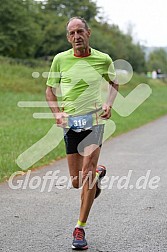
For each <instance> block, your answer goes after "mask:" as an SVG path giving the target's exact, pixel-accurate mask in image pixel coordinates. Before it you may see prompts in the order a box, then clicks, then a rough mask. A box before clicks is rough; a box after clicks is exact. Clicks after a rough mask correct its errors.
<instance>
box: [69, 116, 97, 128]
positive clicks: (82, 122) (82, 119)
mask: <svg viewBox="0 0 167 252" xmlns="http://www.w3.org/2000/svg"><path fill="white" fill-rule="evenodd" d="M92 125H93V117H92V115H82V116H69V118H68V126H69V127H70V128H72V129H88V128H91V127H92Z"/></svg>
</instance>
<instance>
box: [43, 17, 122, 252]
mask: <svg viewBox="0 0 167 252" xmlns="http://www.w3.org/2000/svg"><path fill="white" fill-rule="evenodd" d="M90 35H91V30H90V28H89V27H88V24H87V22H86V21H85V20H84V19H83V18H81V17H73V18H71V19H70V20H69V21H68V23H67V39H68V41H69V43H70V44H71V45H72V49H69V50H67V51H64V52H62V53H59V54H57V55H56V56H55V58H54V60H53V62H52V65H51V69H50V74H49V77H48V80H47V89H46V100H47V102H48V104H49V106H50V108H51V110H52V112H53V114H54V116H55V119H56V124H57V126H59V127H62V128H63V130H64V141H65V145H66V153H67V161H68V166H69V173H70V176H71V179H72V185H73V187H74V188H79V187H81V186H82V192H81V205H80V213H79V219H78V221H77V224H76V226H75V229H74V232H73V242H72V248H73V249H83V250H84V249H87V248H88V245H87V241H86V239H85V231H84V227H85V226H86V222H87V219H88V215H89V212H90V209H91V207H92V204H93V201H94V199H95V198H97V197H98V196H99V194H100V192H101V189H100V187H99V181H101V179H102V178H103V177H104V176H105V174H106V168H105V167H104V166H102V165H97V162H98V159H99V154H100V149H101V146H102V138H103V132H104V122H105V120H107V119H109V118H110V117H111V108H112V104H113V102H114V99H115V97H116V94H117V90H118V84H117V82H116V81H115V70H114V66H113V62H112V59H111V58H110V57H109V55H107V54H105V53H102V52H100V51H97V50H95V49H93V48H91V47H90V45H89V38H90ZM106 81H107V83H109V85H108V86H109V94H108V97H106V103H105V104H102V99H101V91H100V90H101V85H106ZM58 87H60V89H61V101H59V97H58V94H57V92H58V91H57V90H58ZM80 181H81V183H80Z"/></svg>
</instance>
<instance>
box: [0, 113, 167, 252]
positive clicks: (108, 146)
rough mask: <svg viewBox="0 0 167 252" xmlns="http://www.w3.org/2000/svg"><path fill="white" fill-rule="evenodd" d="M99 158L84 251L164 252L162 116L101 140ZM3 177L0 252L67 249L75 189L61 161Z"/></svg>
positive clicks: (166, 181) (166, 176)
mask: <svg viewBox="0 0 167 252" xmlns="http://www.w3.org/2000/svg"><path fill="white" fill-rule="evenodd" d="M99 163H100V164H104V165H106V167H107V176H106V179H105V181H103V185H102V186H103V190H102V193H101V195H100V197H99V198H97V199H96V200H95V202H94V205H93V207H92V209H91V213H90V216H89V219H88V222H87V227H86V238H87V240H88V244H89V251H90V252H96V251H99V252H157V251H161V252H166V251H167V186H166V185H167V117H166V116H165V117H162V118H160V119H158V120H156V121H154V122H152V123H149V124H147V125H145V126H142V127H140V128H138V129H135V130H133V131H131V132H129V133H126V134H123V135H121V136H118V137H116V138H113V139H112V140H110V141H107V142H106V143H105V144H104V145H103V148H102V152H101V156H100V161H99ZM53 174H54V175H55V177H53ZM47 175H48V176H49V175H52V177H53V178H54V179H52V180H51V179H48V180H46V177H47ZM56 176H57V178H56ZM66 180H67V181H66ZM10 181H11V183H10V185H9V183H7V182H5V183H1V184H0V252H1V251H3V252H8V251H10V252H28V251H31V252H66V251H67V252H68V251H71V242H72V231H73V228H74V226H75V224H76V221H77V219H78V212H79V203H80V190H76V189H72V188H71V187H70V184H69V175H68V168H67V162H66V159H62V160H59V161H56V162H55V163H53V164H52V165H50V166H47V167H43V168H41V169H37V170H34V171H33V172H29V173H27V174H24V175H23V176H21V175H20V176H17V177H16V178H14V179H13V181H12V180H10ZM52 182H53V183H52ZM45 184H46V186H45ZM12 187H13V188H15V189H12Z"/></svg>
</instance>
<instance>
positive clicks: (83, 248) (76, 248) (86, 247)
mask: <svg viewBox="0 0 167 252" xmlns="http://www.w3.org/2000/svg"><path fill="white" fill-rule="evenodd" d="M71 248H72V249H73V250H86V249H88V246H87V245H86V246H85V247H82V248H78V247H75V246H73V245H72V246H71Z"/></svg>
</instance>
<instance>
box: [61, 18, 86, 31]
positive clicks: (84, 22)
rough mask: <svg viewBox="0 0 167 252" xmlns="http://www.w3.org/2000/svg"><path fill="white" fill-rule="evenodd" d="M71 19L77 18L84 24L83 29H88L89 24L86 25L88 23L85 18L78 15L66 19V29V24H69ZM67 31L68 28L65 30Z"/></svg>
mask: <svg viewBox="0 0 167 252" xmlns="http://www.w3.org/2000/svg"><path fill="white" fill-rule="evenodd" d="M73 19H79V20H81V21H82V23H83V24H84V25H85V29H86V30H88V29H89V25H88V23H87V22H86V20H85V19H84V18H83V17H79V16H76V17H72V18H70V19H69V20H68V22H67V24H66V29H67V26H68V24H69V23H70V22H71V21H72V20H73ZM67 31H68V30H67Z"/></svg>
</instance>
